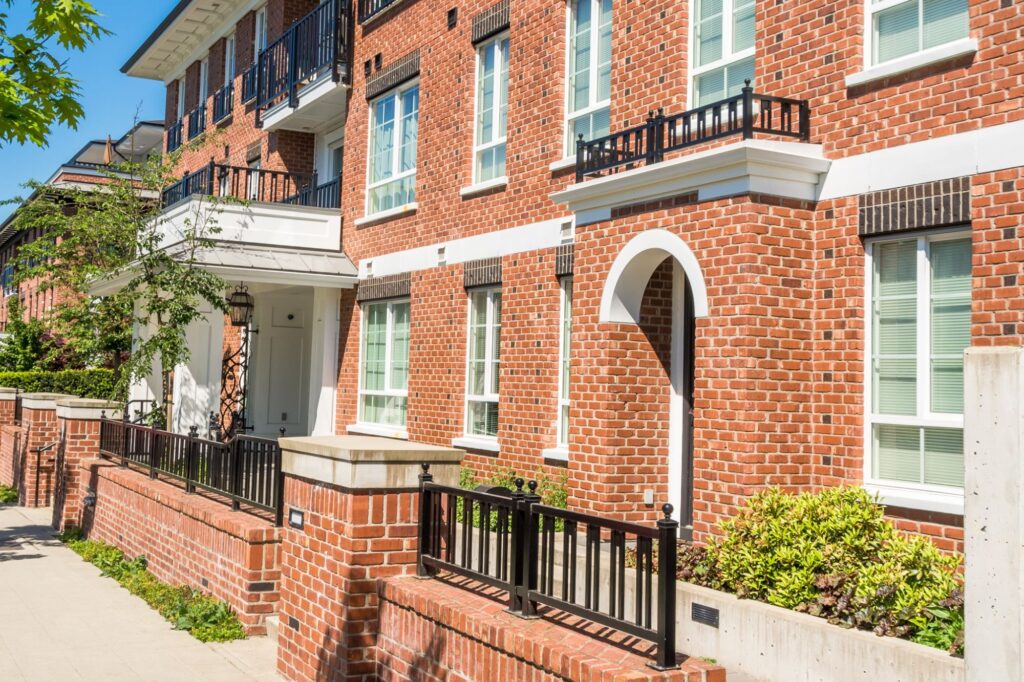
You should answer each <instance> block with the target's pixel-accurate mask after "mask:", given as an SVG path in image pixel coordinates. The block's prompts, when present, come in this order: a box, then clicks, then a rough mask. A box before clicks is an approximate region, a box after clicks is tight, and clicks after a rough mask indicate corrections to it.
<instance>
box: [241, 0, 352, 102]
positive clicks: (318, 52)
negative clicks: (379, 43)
mask: <svg viewBox="0 0 1024 682" xmlns="http://www.w3.org/2000/svg"><path fill="white" fill-rule="evenodd" d="M350 14H351V12H350V5H349V0H327V2H324V3H322V4H321V5H320V6H319V7H317V8H316V9H315V10H313V11H312V12H310V13H309V14H307V15H306V16H305V17H303V18H302V19H300V20H298V21H297V22H295V23H294V24H293V25H292V27H291V28H289V29H288V30H287V31H285V33H284V35H282V36H281V37H280V38H278V39H277V40H275V41H274V42H273V43H271V44H270V45H268V46H267V49H265V50H263V51H262V52H260V55H259V61H258V67H257V75H256V80H257V82H256V108H257V110H262V109H268V108H270V107H273V106H275V105H276V104H279V103H280V102H283V101H287V102H288V105H289V106H291V107H295V106H297V105H298V92H299V89H300V88H301V87H302V86H304V85H306V84H307V83H309V82H311V81H312V80H314V79H316V78H320V77H326V75H327V74H328V73H330V75H331V78H332V79H333V80H334V81H335V82H338V81H339V80H341V78H342V76H346V77H347V75H348V74H347V71H346V70H345V68H344V67H345V57H346V47H347V42H348V40H347V38H348V34H349V16H350Z"/></svg>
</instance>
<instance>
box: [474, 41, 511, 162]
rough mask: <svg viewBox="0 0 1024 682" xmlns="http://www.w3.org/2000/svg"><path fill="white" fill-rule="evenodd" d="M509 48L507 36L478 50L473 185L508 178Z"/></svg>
mask: <svg viewBox="0 0 1024 682" xmlns="http://www.w3.org/2000/svg"><path fill="white" fill-rule="evenodd" d="M508 47H509V42H508V36H507V35H503V36H498V37H497V38H493V39H491V40H489V41H488V42H486V43H484V44H483V45H481V46H480V48H479V49H478V50H477V56H476V59H477V70H476V138H475V139H476V144H475V145H474V147H473V181H474V182H487V181H489V180H494V179H496V178H501V177H504V175H505V134H506V120H507V116H508Z"/></svg>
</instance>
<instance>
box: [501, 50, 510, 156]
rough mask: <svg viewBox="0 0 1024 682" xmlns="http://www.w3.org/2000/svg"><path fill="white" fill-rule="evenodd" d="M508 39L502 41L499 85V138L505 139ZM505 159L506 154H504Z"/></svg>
mask: <svg viewBox="0 0 1024 682" xmlns="http://www.w3.org/2000/svg"><path fill="white" fill-rule="evenodd" d="M508 50H509V44H508V38H506V39H505V40H503V41H501V60H500V64H501V78H500V79H499V83H498V101H499V102H500V106H501V111H500V112H499V113H498V137H505V131H506V122H507V120H508ZM502 158H504V153H503V154H502Z"/></svg>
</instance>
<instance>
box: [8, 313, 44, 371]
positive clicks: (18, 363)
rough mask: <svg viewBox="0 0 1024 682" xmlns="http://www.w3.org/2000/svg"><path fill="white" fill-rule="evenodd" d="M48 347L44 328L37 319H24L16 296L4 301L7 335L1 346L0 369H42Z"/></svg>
mask: <svg viewBox="0 0 1024 682" xmlns="http://www.w3.org/2000/svg"><path fill="white" fill-rule="evenodd" d="M49 352H50V348H49V347H48V343H47V335H46V327H45V326H44V325H43V323H42V322H41V321H40V320H25V319H24V308H23V307H22V305H21V302H20V301H19V300H18V297H17V296H12V297H11V298H9V299H8V301H7V336H6V337H5V338H4V340H3V342H2V343H0V370H2V371H5V372H29V371H32V370H35V369H49V368H48V367H45V364H46V358H47V356H48V355H49Z"/></svg>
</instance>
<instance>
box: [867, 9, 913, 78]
mask: <svg viewBox="0 0 1024 682" xmlns="http://www.w3.org/2000/svg"><path fill="white" fill-rule="evenodd" d="M919 49H920V47H919V36H918V4H917V0H910V2H905V3H903V4H902V5H897V6H896V7H891V8H889V9H887V10H883V11H881V12H879V13H877V14H876V15H875V63H876V64H880V63H882V62H887V61H889V60H891V59H897V58H898V57H903V56H905V55H908V54H912V53H914V52H917V51H918V50H919Z"/></svg>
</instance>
